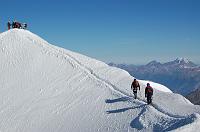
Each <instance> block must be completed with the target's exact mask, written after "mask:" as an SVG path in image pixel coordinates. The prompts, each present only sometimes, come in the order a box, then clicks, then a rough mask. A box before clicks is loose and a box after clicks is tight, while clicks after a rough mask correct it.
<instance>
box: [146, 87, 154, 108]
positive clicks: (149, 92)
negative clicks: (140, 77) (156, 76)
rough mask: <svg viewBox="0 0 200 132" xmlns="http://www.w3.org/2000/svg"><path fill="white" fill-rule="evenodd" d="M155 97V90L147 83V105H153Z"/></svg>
mask: <svg viewBox="0 0 200 132" xmlns="http://www.w3.org/2000/svg"><path fill="white" fill-rule="evenodd" d="M152 96H153V88H152V87H151V86H150V84H149V83H147V87H146V88H145V97H146V98H147V104H150V103H152Z"/></svg>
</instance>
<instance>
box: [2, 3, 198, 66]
mask: <svg viewBox="0 0 200 132" xmlns="http://www.w3.org/2000/svg"><path fill="white" fill-rule="evenodd" d="M14 19H16V20H18V21H21V22H27V23H28V26H29V30H30V31H31V32H33V33H35V34H38V35H39V36H41V37H42V38H44V39H45V40H47V41H48V42H50V43H52V44H54V45H57V46H60V47H63V48H66V49H69V50H73V51H76V52H79V53H81V54H85V55H88V56H90V57H94V58H96V59H98V60H102V61H104V62H115V63H129V64H130V63H132V64H145V63H148V62H149V61H151V60H158V61H161V62H165V61H170V60H173V59H175V58H177V57H185V58H188V59H190V60H192V61H193V62H195V63H198V64H200V1H198V0H69V1H68V0H27V1H25V0H1V5H0V31H1V32H3V31H5V30H6V22H7V21H8V20H11V21H12V20H14Z"/></svg>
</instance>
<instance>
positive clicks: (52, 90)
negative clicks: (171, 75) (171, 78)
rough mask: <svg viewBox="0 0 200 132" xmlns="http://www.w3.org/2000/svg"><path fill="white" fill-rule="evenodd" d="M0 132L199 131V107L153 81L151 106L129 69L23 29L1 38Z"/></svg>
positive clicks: (143, 85) (142, 87) (12, 31)
mask: <svg viewBox="0 0 200 132" xmlns="http://www.w3.org/2000/svg"><path fill="white" fill-rule="evenodd" d="M0 60H1V61H0V75H1V76H0V84H1V87H0V103H1V105H0V131H2V132H72V131H73V132H79V131H84V132H90V131H91V132H94V131H102V132H104V131H115V132H117V131H119V132H122V131H144V132H146V131H159V132H160V131H187V132H188V131H195V130H197V127H198V126H199V125H200V116H199V114H200V107H199V106H195V105H193V104H191V103H190V102H189V101H188V100H187V99H185V98H184V97H183V96H181V95H178V94H174V93H172V92H171V91H170V90H169V89H167V88H166V87H164V86H162V85H159V84H156V83H153V82H150V83H151V84H152V86H153V87H154V90H155V94H154V98H153V105H152V106H149V105H146V102H145V98H144V88H145V85H146V81H142V80H140V81H139V82H140V84H141V91H140V92H139V99H137V100H134V99H133V97H132V94H131V90H130V84H131V82H132V80H133V77H132V76H130V75H129V74H128V73H127V72H125V71H124V70H121V69H118V68H114V67H110V66H108V65H107V64H105V63H103V62H101V61H97V60H95V59H92V58H89V57H87V56H84V55H81V54H78V53H75V52H72V51H69V50H66V49H62V48H59V47H56V46H53V45H51V44H49V43H48V42H46V41H45V40H43V39H41V38H40V37H38V36H37V35H35V34H33V33H31V32H29V31H26V30H22V29H13V30H10V31H7V32H4V33H1V34H0Z"/></svg>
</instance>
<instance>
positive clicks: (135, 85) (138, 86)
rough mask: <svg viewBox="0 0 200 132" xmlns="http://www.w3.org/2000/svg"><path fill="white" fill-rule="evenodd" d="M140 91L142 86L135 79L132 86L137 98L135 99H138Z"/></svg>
mask: <svg viewBox="0 0 200 132" xmlns="http://www.w3.org/2000/svg"><path fill="white" fill-rule="evenodd" d="M138 89H139V90H140V84H139V82H138V81H137V80H136V79H134V81H133V82H132V84H131V90H133V94H134V96H135V99H136V98H137V90H138Z"/></svg>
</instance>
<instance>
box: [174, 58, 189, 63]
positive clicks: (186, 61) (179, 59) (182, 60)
mask: <svg viewBox="0 0 200 132" xmlns="http://www.w3.org/2000/svg"><path fill="white" fill-rule="evenodd" d="M175 61H176V62H178V63H190V60H189V59H187V58H181V57H180V58H176V60H175Z"/></svg>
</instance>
